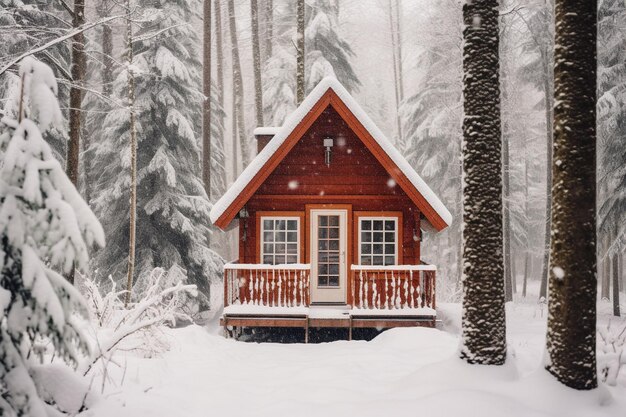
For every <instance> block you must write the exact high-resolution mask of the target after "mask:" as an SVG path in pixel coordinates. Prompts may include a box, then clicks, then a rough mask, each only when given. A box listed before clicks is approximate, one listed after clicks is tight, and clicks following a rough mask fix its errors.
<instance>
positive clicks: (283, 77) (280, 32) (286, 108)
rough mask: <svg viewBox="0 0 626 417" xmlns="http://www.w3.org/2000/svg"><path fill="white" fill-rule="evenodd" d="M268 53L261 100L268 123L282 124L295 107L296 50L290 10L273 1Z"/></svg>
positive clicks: (273, 124) (284, 5) (292, 16)
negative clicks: (271, 31)
mask: <svg viewBox="0 0 626 417" xmlns="http://www.w3.org/2000/svg"><path fill="white" fill-rule="evenodd" d="M273 18H274V24H273V27H274V30H273V33H274V42H273V45H272V55H271V56H270V57H269V58H268V59H267V61H266V62H265V69H264V71H263V75H264V82H263V103H264V113H265V120H266V121H267V124H268V125H269V126H282V124H283V122H284V121H285V119H286V118H287V116H289V115H290V114H291V113H292V112H293V111H294V110H295V108H296V91H295V89H296V53H295V51H294V46H293V43H292V39H293V38H294V36H295V32H296V31H295V28H294V25H293V19H294V15H293V11H292V10H291V9H290V8H289V7H286V4H285V3H282V2H281V3H279V2H276V3H274V13H273Z"/></svg>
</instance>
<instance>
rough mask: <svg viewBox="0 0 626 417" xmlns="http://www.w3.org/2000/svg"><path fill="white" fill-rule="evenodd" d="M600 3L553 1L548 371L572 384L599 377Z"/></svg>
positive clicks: (587, 385)
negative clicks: (553, 95)
mask: <svg viewBox="0 0 626 417" xmlns="http://www.w3.org/2000/svg"><path fill="white" fill-rule="evenodd" d="M596 14H597V2H596V1H595V0H556V1H555V22H556V25H555V48H554V62H555V65H554V92H555V100H554V102H555V106H554V148H553V149H554V163H553V165H552V172H553V181H552V230H551V232H552V241H551V245H550V280H549V301H548V308H549V314H548V335H547V362H546V369H547V370H548V372H550V373H551V374H552V375H554V376H555V377H556V378H557V379H558V380H559V381H560V382H561V383H563V384H565V385H566V386H568V387H571V388H575V389H580V390H587V389H592V388H596V387H597V386H598V381H597V376H596V204H595V201H596V62H597V59H596Z"/></svg>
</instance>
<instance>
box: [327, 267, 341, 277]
mask: <svg viewBox="0 0 626 417" xmlns="http://www.w3.org/2000/svg"><path fill="white" fill-rule="evenodd" d="M328 272H329V273H330V274H334V275H338V274H339V264H330V265H329V270H328Z"/></svg>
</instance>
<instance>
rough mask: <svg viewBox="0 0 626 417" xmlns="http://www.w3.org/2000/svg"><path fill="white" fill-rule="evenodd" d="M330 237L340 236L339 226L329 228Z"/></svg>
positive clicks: (336, 237)
mask: <svg viewBox="0 0 626 417" xmlns="http://www.w3.org/2000/svg"><path fill="white" fill-rule="evenodd" d="M328 232H329V233H328V237H330V238H331V239H338V238H339V228H338V227H334V228H331V229H329V230H328Z"/></svg>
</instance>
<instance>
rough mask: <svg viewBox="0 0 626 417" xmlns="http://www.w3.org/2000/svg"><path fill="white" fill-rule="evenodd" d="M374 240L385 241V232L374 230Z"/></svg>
mask: <svg viewBox="0 0 626 417" xmlns="http://www.w3.org/2000/svg"><path fill="white" fill-rule="evenodd" d="M373 235H374V242H377V243H378V242H382V241H383V232H374V233H373Z"/></svg>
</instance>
